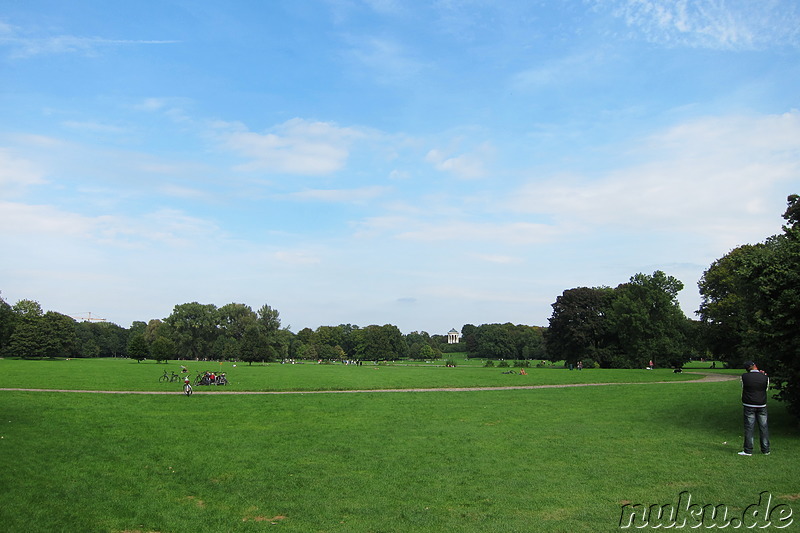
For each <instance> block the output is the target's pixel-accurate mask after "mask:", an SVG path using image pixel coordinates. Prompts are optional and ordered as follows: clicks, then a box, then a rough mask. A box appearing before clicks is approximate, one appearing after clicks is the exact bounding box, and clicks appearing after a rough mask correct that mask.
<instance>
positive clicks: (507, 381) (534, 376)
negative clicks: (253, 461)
mask: <svg viewBox="0 0 800 533" xmlns="http://www.w3.org/2000/svg"><path fill="white" fill-rule="evenodd" d="M181 364H184V365H185V366H186V367H187V368H188V369H189V374H188V375H189V376H190V378H193V377H194V376H195V375H196V374H197V373H198V372H201V371H206V370H210V371H220V370H221V371H223V372H225V373H226V375H227V377H228V380H229V382H230V386H229V387H227V388H228V389H229V390H237V391H288V390H292V391H305V390H350V389H403V388H449V387H502V386H508V385H542V384H546V385H559V384H569V383H597V382H603V383H628V382H649V381H689V380H693V379H699V378H700V377H702V376H700V375H693V374H688V373H686V374H673V373H672V371H671V370H669V369H657V370H652V371H651V370H645V369H641V370H589V369H586V370H581V371H578V370H572V371H569V370H566V369H564V368H528V369H526V372H527V373H528V375H527V376H521V375H519V374H518V373H517V374H503V372H506V371H509V370H514V371H515V372H518V371H519V369H515V368H483V366H482V365H477V364H476V365H472V366H457V367H456V368H446V367H443V366H438V365H424V364H421V365H406V364H398V365H374V364H372V363H365V364H364V366H354V365H350V366H347V365H342V364H334V365H318V364H315V363H304V364H294V365H293V364H280V363H270V364H267V365H261V364H255V365H252V366H250V365H247V364H237V365H236V366H235V367H234V366H233V364H232V363H223V364H222V365H220V364H219V363H215V362H194V361H189V362H176V361H171V362H169V363H167V364H163V363H162V364H158V363H155V362H153V361H145V362H142V363H137V362H136V361H132V360H129V359H72V360H55V361H51V360H42V361H21V360H14V359H3V360H0V373H2V374H0V375H2V376H3V378H4V381H3V384H2V385H0V387H7V388H11V387H13V388H44V389H71V390H116V391H180V390H181V384H180V383H177V382H176V383H159V381H158V378H159V377H160V376H161V375H163V374H164V371H166V372H167V373H171V372H175V373H180V370H181ZM716 372H719V373H724V372H725V371H716ZM734 373H740V372H738V371H734ZM213 389H214V388H213V387H212V388H211V389H209V388H206V387H199V388H197V389H196V390H197V391H198V392H207V391H213Z"/></svg>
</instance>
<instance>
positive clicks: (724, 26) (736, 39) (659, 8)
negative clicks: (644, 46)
mask: <svg viewBox="0 0 800 533" xmlns="http://www.w3.org/2000/svg"><path fill="white" fill-rule="evenodd" d="M595 5H596V8H597V9H598V10H600V11H606V10H608V11H610V12H611V14H612V15H613V16H615V17H617V18H619V19H621V20H622V21H624V23H625V25H626V26H627V27H628V28H630V29H631V30H632V31H633V32H635V35H638V36H640V37H641V38H644V39H645V40H647V41H650V42H655V43H661V44H666V45H679V46H693V47H701V48H715V49H759V48H763V47H767V46H798V45H800V10H799V9H798V4H797V3H796V2H793V1H792V0H778V1H769V2H767V1H764V2H747V1H738V2H737V1H729V2H724V1H718V0H694V1H689V0H616V1H614V0H612V1H606V0H595Z"/></svg>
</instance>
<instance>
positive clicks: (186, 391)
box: [183, 376, 194, 396]
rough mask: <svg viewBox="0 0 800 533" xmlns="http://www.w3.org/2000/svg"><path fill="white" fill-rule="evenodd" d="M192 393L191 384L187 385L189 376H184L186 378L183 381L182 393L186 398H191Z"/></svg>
mask: <svg viewBox="0 0 800 533" xmlns="http://www.w3.org/2000/svg"><path fill="white" fill-rule="evenodd" d="M192 392H194V391H192V384H191V383H189V376H186V378H184V380H183V393H184V394H185V395H186V396H191V395H192Z"/></svg>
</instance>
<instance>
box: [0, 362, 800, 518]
mask: <svg viewBox="0 0 800 533" xmlns="http://www.w3.org/2000/svg"><path fill="white" fill-rule="evenodd" d="M184 364H186V366H187V367H189V369H190V374H191V375H192V376H194V374H196V373H197V372H199V371H202V370H218V369H219V368H220V365H219V363H194V362H190V363H184ZM165 369H166V370H167V371H169V372H172V371H175V372H178V371H179V369H180V366H179V364H178V363H176V362H170V363H169V364H167V365H164V364H161V365H159V364H156V363H153V362H143V363H136V362H135V361H131V360H127V359H120V360H108V359H105V360H72V361H19V360H11V359H6V360H0V373H1V374H0V375H2V376H3V377H4V381H3V384H2V387H6V388H35V389H71V390H86V391H88V390H94V391H99V390H107V391H118V392H120V391H136V392H140V393H141V392H147V391H152V392H168V393H169V394H138V393H137V394H133V393H131V394H126V393H118V394H98V393H89V392H38V391H37V392H31V391H20V390H0V524H3V526H2V529H3V531H10V532H17V531H18V532H23V531H24V532H32V531H42V532H45V531H46V532H53V531H64V532H73V531H74V532H115V533H116V532H120V533H121V532H161V533H167V532H174V533H179V532H185V531H193V532H195V531H196V532H215V533H216V532H223V531H224V532H237V531H243V532H245V531H247V532H249V531H291V532H304V533H305V532H348V533H349V532H387V533H388V532H398V533H399V532H410V531H414V532H416V531H420V532H442V531H464V532H533V531H545V532H547V531H553V532H581V531H587V532H602V531H617V530H619V529H620V522H621V519H623V520H622V522H626V517H627V523H632V522H631V516H630V515H631V512H632V511H631V510H637V509H644V508H647V507H648V506H650V505H658V506H663V505H668V504H672V505H673V506H674V507H676V508H678V507H679V501H681V502H685V501H686V498H687V496H690V497H691V502H692V504H698V507H702V506H707V505H713V506H715V509H717V510H718V511H725V512H726V513H727V520H729V521H730V520H734V522H731V523H730V525H731V527H733V525H735V523H736V522H735V520H739V519H741V517H742V515H743V513H744V512H745V511H746V510H747V511H748V512H751V511H753V510H754V509H756V507H754V506H753V505H754V504H759V499H760V498H761V499H762V500H763V501H762V506H761V507H759V508H764V509H766V510H767V511H766V514H767V515H768V514H769V512H770V511H773V510H774V512H773V513H772V516H771V519H772V523H771V525H769V524H768V525H769V526H770V527H766V528H765V529H766V530H772V529H775V530H778V526H785V525H788V527H785V528H782V529H781V530H783V531H792V530H795V531H796V530H798V525H799V524H800V484H798V481H797V480H798V479H800V461H797V460H796V458H797V457H798V455H799V454H800V435H798V430H797V423H796V422H795V421H793V420H792V419H790V418H789V417H788V415H787V414H786V413H785V410H784V408H783V406H782V405H780V404H778V403H776V402H772V403H771V404H770V409H771V411H770V430H771V438H772V445H773V451H772V454H771V455H770V456H761V455H760V454H756V455H754V456H753V457H739V456H738V455H737V454H736V452H737V451H739V450H740V449H741V442H740V441H741V435H742V430H741V425H742V423H741V407H740V404H739V394H740V393H739V388H740V386H739V383H738V382H737V381H735V380H733V381H719V382H705V381H701V382H698V378H700V377H702V376H700V375H689V374H682V375H680V374H673V373H672V372H671V371H670V370H666V369H664V370H659V369H656V370H653V371H647V370H588V369H587V370H583V371H568V370H564V369H551V368H542V369H538V368H529V369H526V371H527V373H528V375H527V376H521V375H518V374H514V375H507V374H503V373H502V372H503V371H506V370H508V369H505V368H503V369H500V368H482V367H480V366H477V365H473V366H459V367H457V368H444V367H441V366H433V365H428V366H425V365H422V366H391V365H388V366H382V365H370V364H365V365H364V366H344V365H338V364H337V365H314V364H298V365H280V364H270V365H253V366H249V365H237V366H236V367H233V366H232V365H231V364H230V363H225V364H224V365H222V371H225V372H226V373H227V374H228V376H229V380H230V382H231V384H230V385H229V386H227V387H219V388H217V389H214V390H208V389H209V388H208V387H197V388H196V389H195V390H196V393H195V394H194V395H193V396H191V397H186V396H184V395H183V394H180V385H179V384H178V383H167V384H161V383H159V382H158V377H159V376H160V375H161V374H163V372H164V370H165ZM514 370H518V369H514ZM709 372H715V373H717V374H728V375H738V374H739V373H740V372H738V371H725V370H715V371H709ZM681 380H682V381H683V382H680V381H681ZM656 382H665V383H656ZM592 383H607V384H609V385H603V386H570V387H552V388H537V389H510V390H462V391H455V390H449V391H425V392H416V391H406V392H379V391H380V390H381V389H384V390H385V389H420V388H421V389H429V388H450V389H457V388H463V389H469V388H476V387H478V388H480V387H504V386H529V385H570V384H583V385H590V384H592ZM351 389H358V390H362V391H365V390H373V392H361V393H347V392H344V391H347V390H351ZM223 390H224V392H247V391H252V392H260V393H261V394H218V392H223ZM302 391H307V392H306V393H303V392H302ZM312 391H316V392H314V393H312ZM324 391H338V392H336V393H324ZM265 392H270V393H271V392H274V393H276V394H263V393H265ZM278 392H292V393H291V394H277V393H278ZM762 493H764V494H762ZM767 496H769V498H770V500H769V503H766V497H767ZM681 498H682V499H681ZM637 504H638V505H639V506H638V507H634V506H636V505H637ZM787 512H789V513H792V514H791V516H790V518H786V513H787ZM745 514H747V513H745ZM751 514H752V513H751ZM763 514H764V513H762V515H763ZM640 515H641V512H640ZM686 516H689V515H687V514H684V515H683V517H686ZM753 516H754V518H753V520H761V522H758V527H760V526H762V525H765V520H769V518H770V517H769V516H761V515H753ZM737 517H738V518H737ZM781 517H782V518H783V519H782V520H779V519H780V518H781ZM707 518H708V517H707ZM723 518H724V517H720V516H719V514H718V516H717V517H716V518H714V519H713V520H716V521H717V527H719V526H720V525H723V524H722V523H721V520H722V519H723ZM649 520H650V522H649V525H648V527H653V525H654V524H657V522H658V520H657V519H655V518H654V517H653V516H650V517H649ZM634 522H635V521H634ZM635 524H638V525H642V522H641V520H640V521H639V522H635ZM708 524H709V522H708V521H706V522H704V523H703V525H704V526H706V527H707V526H708ZM623 525H625V524H624V523H623ZM663 525H664V524H662V526H663ZM742 527H745V525H744V524H742ZM631 528H635V525H632V527H631ZM686 528H687V529H688V528H689V526H688V525H687V526H686Z"/></svg>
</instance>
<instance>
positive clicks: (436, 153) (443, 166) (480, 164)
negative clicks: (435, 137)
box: [425, 143, 494, 180]
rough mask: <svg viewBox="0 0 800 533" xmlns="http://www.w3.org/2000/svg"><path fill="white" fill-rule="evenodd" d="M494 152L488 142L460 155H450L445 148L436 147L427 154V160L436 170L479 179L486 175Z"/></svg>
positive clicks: (465, 177) (466, 178) (460, 176)
mask: <svg viewBox="0 0 800 533" xmlns="http://www.w3.org/2000/svg"><path fill="white" fill-rule="evenodd" d="M493 152H494V150H493V149H492V147H491V146H490V145H489V144H488V143H484V144H483V145H481V146H480V147H478V149H477V150H475V151H472V152H465V153H461V154H458V155H450V154H449V153H448V152H447V151H445V150H441V149H438V148H434V149H433V150H430V151H429V152H428V154H427V155H426V156H425V161H427V162H428V163H430V164H432V165H433V167H434V168H435V169H436V170H439V171H441V172H448V173H450V174H452V175H453V176H455V177H457V178H460V179H465V180H471V179H479V178H483V177H485V176H486V168H485V163H486V161H487V160H488V159H490V158H491V157H492V155H493Z"/></svg>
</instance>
